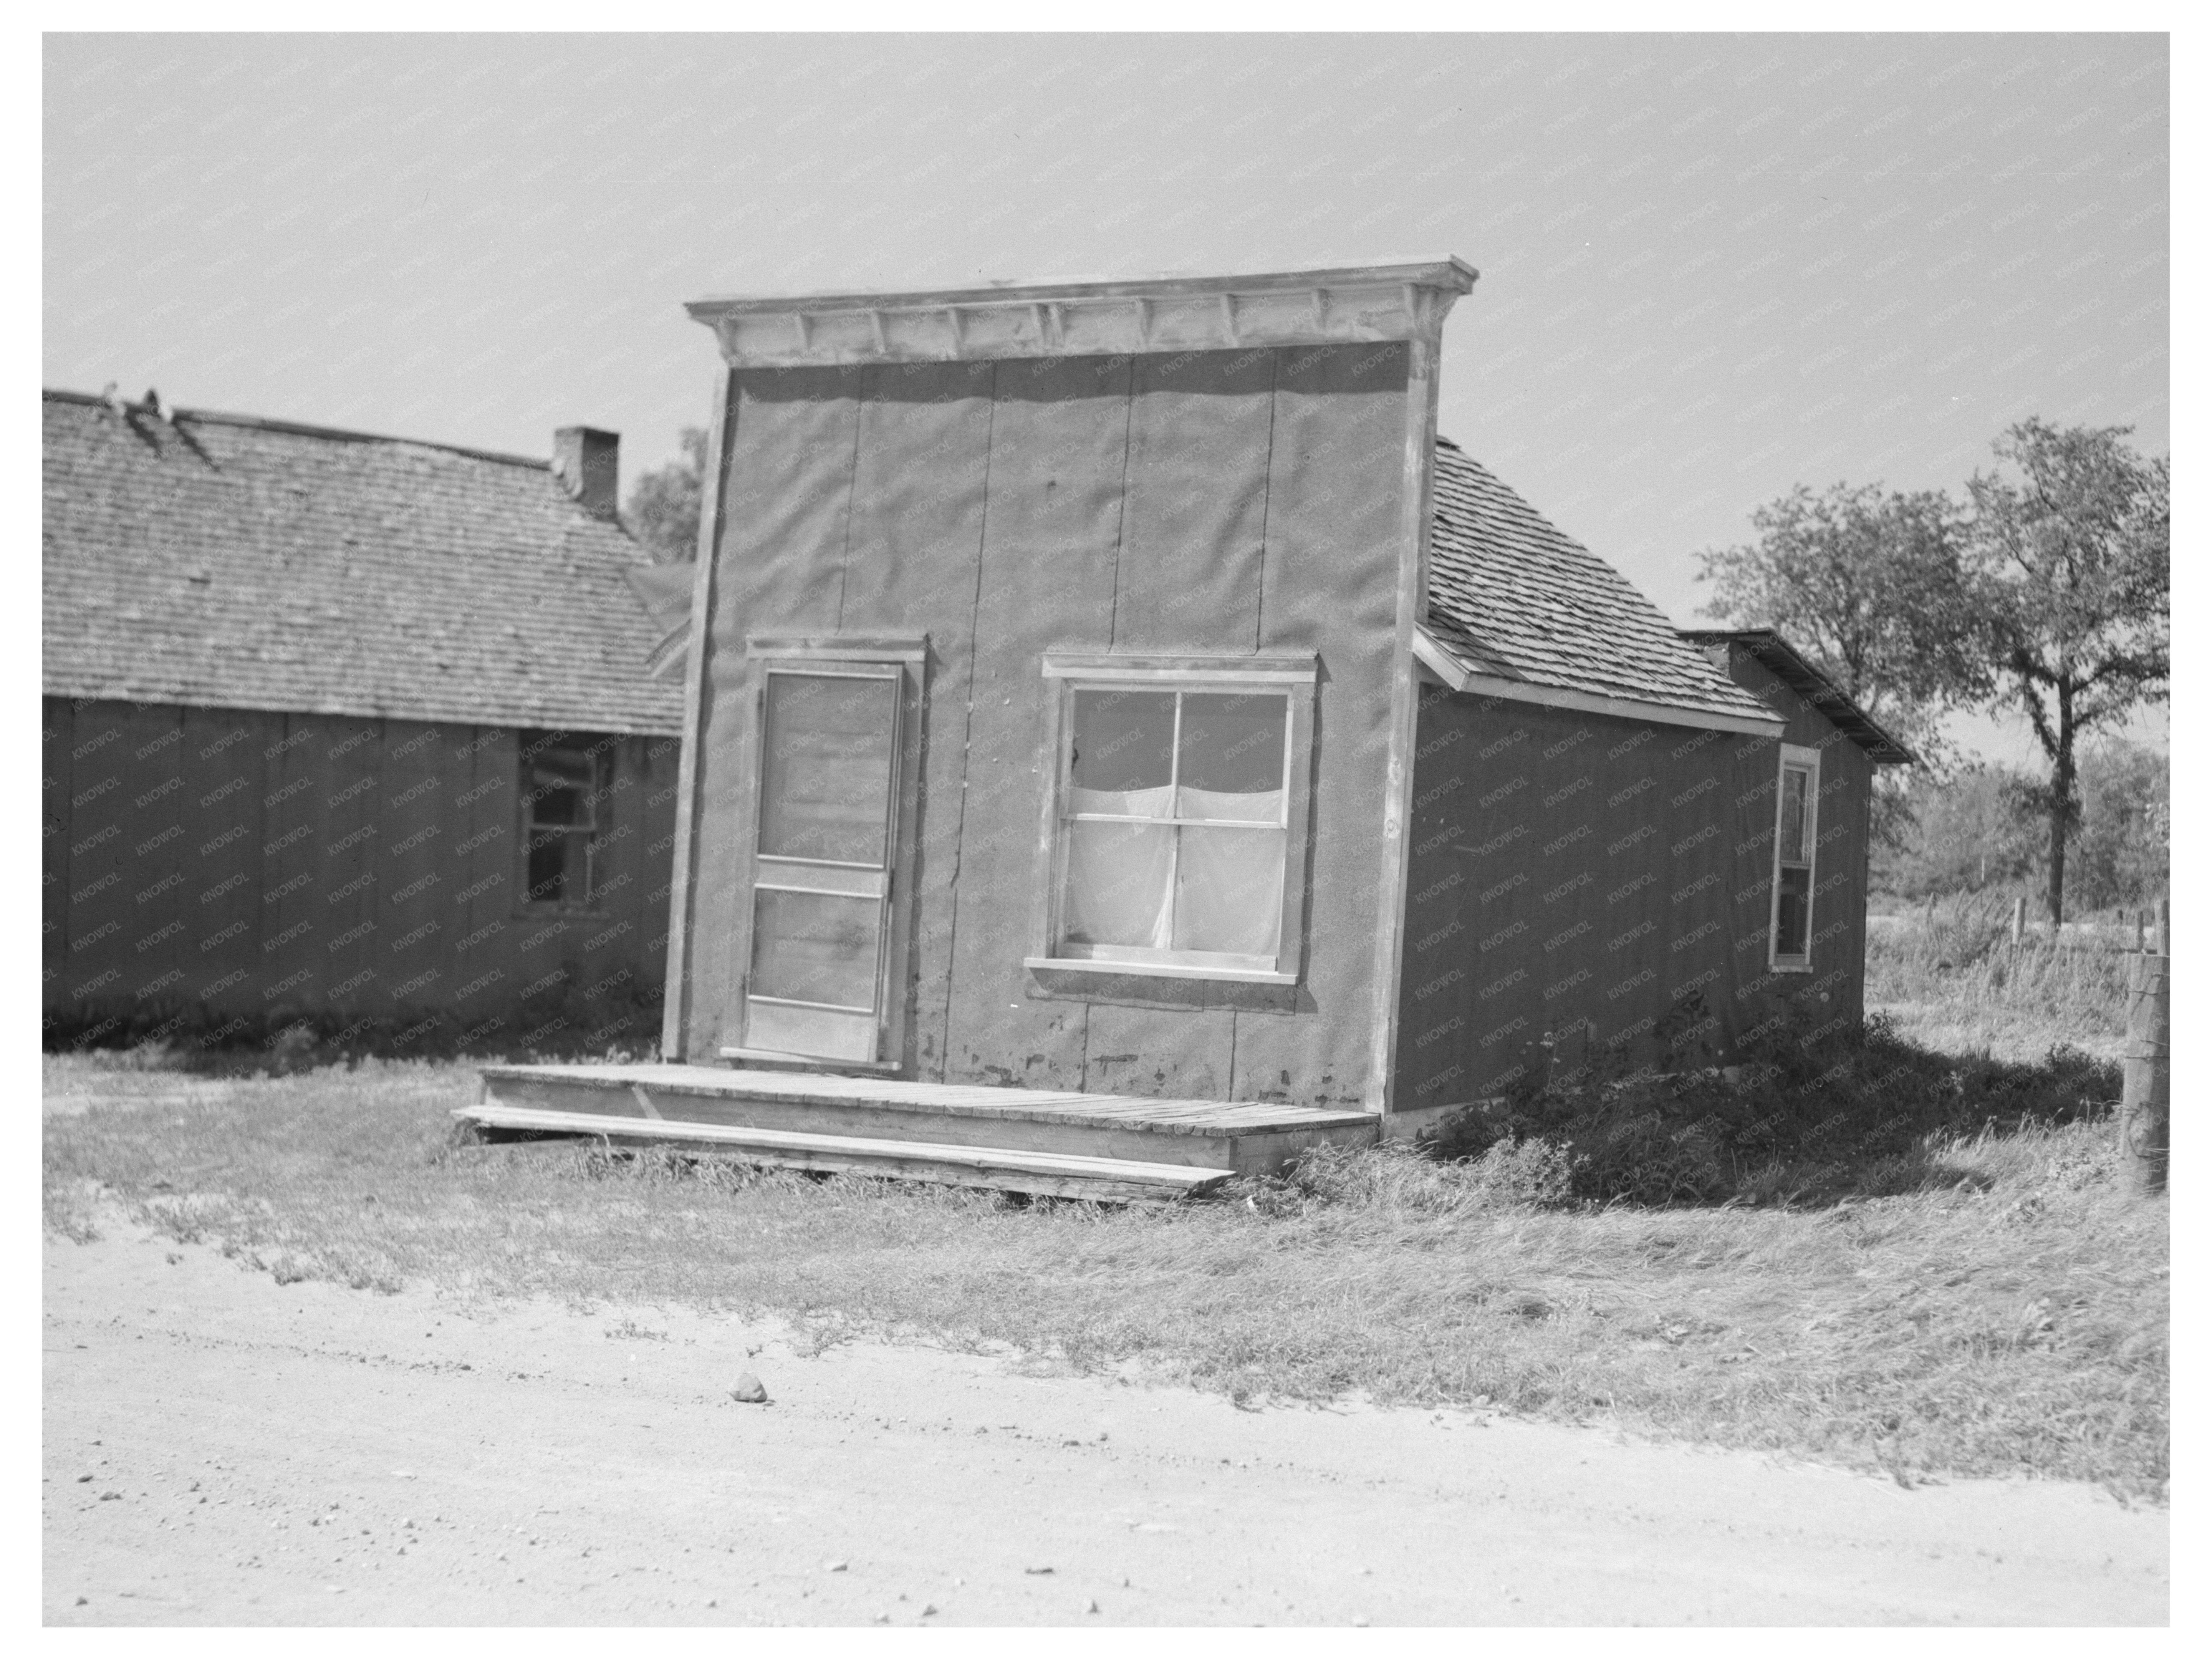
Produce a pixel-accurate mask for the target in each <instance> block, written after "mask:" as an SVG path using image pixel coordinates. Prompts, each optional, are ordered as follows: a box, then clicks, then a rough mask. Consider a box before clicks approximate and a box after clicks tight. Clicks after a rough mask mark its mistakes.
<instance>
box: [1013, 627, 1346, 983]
mask: <svg viewBox="0 0 2212 1659" xmlns="http://www.w3.org/2000/svg"><path fill="white" fill-rule="evenodd" d="M1132 672H1133V674H1134V672H1135V671H1132ZM1310 687H1311V679H1310V671H1309V672H1308V674H1307V676H1306V678H1304V681H1303V682H1301V681H1300V680H1299V679H1297V678H1293V677H1291V676H1290V675H1287V674H1286V675H1285V676H1284V677H1282V678H1273V679H1271V678H1265V677H1254V678H1240V677H1238V676H1237V674H1235V673H1234V672H1233V671H1218V670H1217V671H1203V670H1200V669H1196V668H1187V669H1184V670H1182V671H1180V672H1177V671H1173V670H1155V671H1152V672H1151V673H1150V674H1149V675H1146V676H1145V677H1142V678H1134V677H1133V678H1115V679H1107V678H1103V675H1102V676H1101V677H1100V678H1091V677H1090V676H1085V675H1082V674H1078V673H1072V674H1070V675H1069V676H1068V677H1067V678H1066V680H1065V681H1064V683H1063V688H1062V691H1061V696H1062V698H1063V702H1062V707H1061V718H1060V731H1061V733H1062V742H1061V750H1060V787H1059V790H1058V795H1057V800H1056V804H1055V810H1054V829H1053V836H1054V861H1053V875H1052V881H1053V884H1054V886H1053V892H1052V901H1053V902H1052V904H1051V907H1050V908H1051V923H1050V934H1051V937H1050V939H1049V940H1048V951H1047V956H1046V957H1045V958H1043V959H1042V960H1041V961H1038V962H1036V963H1033V964H1032V965H1036V966H1059V967H1075V966H1081V965H1086V964H1097V965H1102V966H1103V965H1104V964H1109V963H1110V964H1114V965H1115V966H1116V967H1117V968H1120V969H1125V970H1128V971H1136V972H1146V971H1153V972H1165V973H1170V974H1175V975H1206V974H1220V975H1225V976H1228V977H1240V978H1241V977H1261V978H1268V979H1273V978H1279V977H1285V976H1287V975H1288V974H1289V972H1290V969H1289V967H1288V965H1287V964H1288V962H1289V958H1290V957H1291V951H1289V950H1288V949H1286V939H1285V933H1286V929H1290V930H1294V929H1295V927H1296V925H1297V922H1296V912H1297V907H1296V906H1295V905H1294V904H1292V903H1288V902H1285V901H1286V872H1287V871H1288V870H1289V868H1290V867H1291V853H1292V848H1294V847H1295V846H1297V838H1298V833H1299V831H1300V829H1301V828H1302V825H1303V817H1304V799H1303V795H1302V792H1301V791H1300V790H1299V789H1298V788H1297V782H1298V781H1299V778H1300V776H1301V775H1302V773H1303V771H1304V768H1303V767H1302V766H1300V765H1299V764H1298V763H1297V762H1298V753H1299V747H1300V741H1301V739H1302V738H1303V734H1304V729H1305V721H1304V720H1303V719H1302V718H1301V715H1302V709H1303V706H1304V703H1305V702H1307V701H1308V700H1310V695H1311V690H1310ZM1286 918H1287V920H1286Z"/></svg>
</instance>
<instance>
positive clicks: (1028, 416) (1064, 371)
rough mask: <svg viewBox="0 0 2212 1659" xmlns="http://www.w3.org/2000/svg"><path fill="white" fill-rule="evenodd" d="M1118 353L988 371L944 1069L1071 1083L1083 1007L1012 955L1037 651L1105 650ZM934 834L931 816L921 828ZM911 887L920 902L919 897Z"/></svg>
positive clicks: (1042, 744)
mask: <svg viewBox="0 0 2212 1659" xmlns="http://www.w3.org/2000/svg"><path fill="white" fill-rule="evenodd" d="M1130 374H1131V367H1130V360H1129V359H1127V358H1126V357H1079V358H1063V359H1057V360H1050V361H1042V362H1010V363H1002V364H1000V366H999V373H998V381H997V387H998V398H997V403H996V405H995V408H994V413H993V417H992V428H991V454H990V480H991V496H990V517H989V523H988V527H987V534H986V536H985V539H984V543H983V553H982V561H983V564H982V582H981V589H980V592H979V596H978V600H977V607H976V613H975V635H976V641H977V652H976V661H975V697H974V702H975V708H974V713H973V714H972V716H971V719H970V723H969V744H968V767H967V773H968V779H969V788H968V795H969V802H968V810H967V813H966V824H965V826H964V829H963V827H962V826H961V825H960V824H959V823H958V822H957V820H956V821H955V822H954V824H953V828H955V829H960V830H961V832H962V833H961V841H960V843H959V845H958V847H957V860H954V859H952V858H949V857H947V856H945V854H951V853H952V852H953V851H954V850H955V849H953V848H945V852H944V853H943V854H939V867H940V868H942V867H951V868H957V872H958V875H959V884H958V886H957V890H954V891H951V892H949V893H947V894H946V895H945V900H946V901H947V902H953V903H957V915H958V922H957V930H956V933H957V952H956V956H955V960H954V966H953V972H952V975H951V1028H950V1030H951V1036H950V1041H949V1044H948V1048H949V1060H950V1064H951V1074H952V1075H954V1076H956V1077H957V1078H960V1079H964V1080H970V1081H976V1082H995V1083H1007V1084H1017V1085H1022V1086H1024V1087H1029V1088H1041V1089H1079V1088H1081V1087H1083V1086H1084V1077H1085V1066H1084V1050H1085V1031H1086V1024H1087V1020H1086V1011H1087V1008H1088V1006H1089V1005H1087V1004H1085V1003H1084V1002H1082V1001H1079V1000H1064V1001H1052V1000H1037V1001H1032V1000H1030V997H1029V984H1028V981H1029V975H1028V974H1027V972H1026V970H1025V969H1024V968H1023V966H1022V959H1023V957H1024V956H1027V955H1029V954H1030V952H1031V951H1032V950H1033V949H1034V946H1033V945H1032V942H1031V941H1030V939H1029V937H1028V933H1029V928H1030V913H1031V909H1032V906H1033V903H1034V901H1035V898H1036V884H1037V881H1038V880H1039V873H1038V869H1037V862H1038V860H1037V838H1038V830H1039V823H1040V817H1041V812H1042V798H1043V794H1044V792H1045V789H1046V788H1047V787H1048V781H1049V775H1048V769H1049V768H1050V766H1051V765H1052V764H1053V760H1052V757H1051V756H1050V755H1049V754H1048V745H1049V743H1050V740H1051V739H1050V731H1051V715H1052V707H1051V696H1052V690H1051V688H1050V687H1048V685H1047V684H1045V681H1044V678H1043V675H1042V660H1043V656H1044V653H1045V651H1046V650H1047V649H1048V648H1049V647H1054V646H1066V647H1077V648H1082V647H1089V648H1091V649H1094V650H1103V649H1105V648H1106V647H1107V645H1108V644H1109V634H1110V631H1111V629H1112V625H1113V617H1114V578H1115V559H1116V556H1117V553H1118V551H1119V550H1120V547H1121V521H1122V496H1121V480H1122V476H1123V473H1124V471H1126V467H1127V454H1128V430H1129V404H1128V392H1129V385H1130ZM927 829H928V831H929V833H930V835H931V836H932V837H933V839H934V838H935V837H937V836H939V835H941V834H942V833H943V832H944V829H945V825H944V824H942V823H929V824H927ZM928 897H929V896H928V893H927V890H926V889H925V891H924V902H926V903H927V902H928Z"/></svg>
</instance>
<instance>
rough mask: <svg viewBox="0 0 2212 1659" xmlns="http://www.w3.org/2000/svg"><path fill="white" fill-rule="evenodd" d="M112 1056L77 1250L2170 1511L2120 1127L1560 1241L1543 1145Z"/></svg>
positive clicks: (72, 1138)
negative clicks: (1186, 1200) (1013, 1167)
mask: <svg viewBox="0 0 2212 1659" xmlns="http://www.w3.org/2000/svg"><path fill="white" fill-rule="evenodd" d="M105 1059H106V1057H102V1056H69V1057H56V1058H50V1059H49V1060H47V1062H46V1092H47V1095H48V1098H49V1102H50V1111H49V1115H48V1118H47V1121H46V1217H47V1222H48V1225H49V1226H50V1227H52V1228H53V1229H54V1230H56V1231H60V1232H63V1233H64V1234H70V1235H72V1236H80V1237H81V1236H82V1235H83V1234H84V1232H85V1231H87V1230H88V1228H89V1227H90V1226H92V1225H95V1221H96V1217H97V1215H98V1213H99V1206H101V1205H104V1204H110V1203H120V1204H122V1205H124V1206H126V1207H128V1208H129V1209H130V1210H131V1211H132V1212H135V1213H136V1214H137V1215H138V1216H140V1217H141V1218H145V1219H148V1220H150V1221H152V1222H153V1223H155V1225H158V1226H159V1227H161V1228H162V1229H164V1230H165V1231H168V1232H169V1233H171V1234H172V1235H173V1236H175V1237H179V1238H204V1239H207V1240H210V1241H212V1242H216V1243H220V1244H221V1245H222V1248H224V1249H227V1250H228V1251H230V1252H232V1253H233V1254H234V1255H238V1256H239V1257H240V1259H241V1260H242V1261H244V1262H246V1264H247V1265H248V1266H252V1265H257V1264H258V1265H259V1266H262V1267H267V1268H268V1269H270V1271H272V1272H274V1273H276V1275H277V1276H278V1277H280V1278H301V1277H322V1278H328V1279H336V1280H337V1281H339V1282H341V1283H345V1284H349V1285H357V1286H362V1287H364V1288H370V1287H384V1288H389V1287H392V1286H396V1285H398V1284H400V1283H402V1282H416V1283H422V1284H428V1285H434V1286H436V1287H438V1288H439V1289H441V1291H446V1292H448V1293H451V1294H453V1295H455V1296H458V1297H502V1298H503V1297H518V1296H525V1295H532V1294H543V1295H550V1296H552V1297H558V1298H561V1299H562V1300H565V1301H568V1302H570V1303H572V1304H582V1305H605V1306H611V1307H614V1308H617V1309H621V1308H626V1307H629V1306H632V1305H635V1304H690V1305H694V1306H698V1307H702V1308H708V1309H723V1310H731V1311H733V1312H743V1313H747V1314H751V1313H757V1312H781V1313H785V1314H788V1315H791V1316H794V1317H795V1318H797V1319H798V1320H799V1322H801V1323H802V1325H804V1326H805V1327H806V1328H809V1329H811V1331H812V1332H813V1333H814V1334H815V1340H817V1341H818V1342H823V1343H826V1342H830V1341H835V1340H839V1339H840V1338H841V1337H843V1336H846V1335H850V1334H860V1333H863V1332H866V1333H872V1334H890V1335H893V1336H906V1337H909V1338H911V1337H920V1338H922V1339H925V1340H933V1341H938V1342H943V1343H947V1344H951V1345H954V1346H986V1345H994V1344H1007V1345H1012V1346H1013V1347H1015V1348H1018V1349H1019V1350H1021V1351H1023V1352H1024V1353H1026V1354H1028V1355H1030V1356H1031V1357H1032V1358H1036V1359H1037V1360H1039V1361H1040V1362H1050V1363H1055V1364H1066V1365H1070V1366H1073V1367H1075V1368H1079V1369H1084V1370H1104V1369H1109V1368H1113V1367H1116V1366H1121V1367H1127V1368H1130V1369H1133V1370H1136V1371H1139V1372H1141V1373H1142V1374H1145V1375H1147V1376H1157V1377H1160V1378H1164V1379H1170V1380H1181V1381H1185V1382H1188V1383H1194V1384H1197V1385H1199V1386H1201V1387H1206V1388H1210V1389H1218V1390H1221V1391H1223V1392H1225V1393H1227V1394H1229V1395H1231V1397H1233V1398H1235V1399H1237V1401H1240V1402H1242V1403H1254V1402H1257V1401H1265V1400H1279V1401H1297V1400H1303V1401H1322V1400H1328V1399H1334V1398H1339V1397H1342V1396H1344V1395H1347V1394H1354V1393H1364V1394H1365V1395H1369V1396H1371V1397H1373V1398H1375V1399H1377V1400H1381V1401H1404V1402H1412V1403H1419V1404H1448V1403H1449V1404H1460V1405H1481V1404H1485V1403H1488V1404H1492V1405H1495V1406H1497V1407H1501V1408H1504V1409H1508V1410H1512V1411H1516V1412H1522V1413H1533V1414H1536V1415H1541V1416H1544V1417H1550V1418H1556V1419H1565V1420H1577V1421H1581V1420H1609V1421H1613V1422H1617V1423H1619V1424H1620V1425H1623V1426H1624V1427H1627V1428H1630V1429H1632V1430H1636V1431H1646V1432H1652V1433H1657V1434H1663V1435H1669V1436H1680V1437H1690V1438H1694V1439H1699V1440H1705V1441H1710V1442H1716V1443H1724V1444H1730V1445H1737V1446H1753V1447H1768V1448H1773V1449H1778V1450H1782V1451H1786V1452H1793V1453H1800V1454H1805V1455H1815V1456H1820V1457H1825V1458H1829V1459H1833V1460H1837V1461H1841V1462H1846V1463H1850V1464H1855V1465H1860V1466H1866V1467H1879V1468H1887V1469H1888V1470H1890V1471H1891V1472H1892V1473H1893V1474H1895V1475H1896V1476H1897V1478H1899V1480H1905V1481H1908V1482H1909V1481H1916V1480H1923V1479H1926V1478H1929V1477H1930V1476H1931V1475H1940V1474H1947V1473H1948V1474H2033V1475H2041V1476H2051V1477H2064V1478H2069V1479H2080V1480H2097V1481H2102V1482H2104V1483H2106V1485H2107V1486H2110V1487H2111V1488H2112V1490H2113V1491H2114V1492H2118V1493H2122V1494H2125V1495H2131V1496H2139V1497H2157V1496H2159V1495H2160V1494H2162V1493H2163V1491H2164V1489H2165V1483H2166V1458H2167V1430H2166V1421H2167V1417H2166V1412H2167V1372H2166V1293H2167V1280H2166V1231H2165V1230H2166V1212H2165V1206H2164V1204H2163V1203H2154V1204H2148V1205H2142V1204H2134V1205H2131V1204H2130V1203H2128V1202H2127V1201H2125V1200H2124V1198H2123V1197H2122V1195H2121V1194H2119V1192H2118V1190H2117V1188H2116V1186H2115V1183H2114V1182H2113V1180H2112V1158H2111V1149H2110V1146H2109V1144H2108V1143H2109V1137H2110V1127H2109V1123H2108V1122H2103V1121H2083V1122H2075V1123H2070V1124H2065V1125H2061V1126H2057V1127H2048V1126H2045V1127H2037V1126H2033V1125H2030V1126H2027V1127H2021V1128H2019V1129H2017V1130H2015V1131H2013V1132H2010V1133H1996V1132H1994V1131H1993V1132H1989V1133H1981V1134H1978V1135H1976V1136H1974V1137H1972V1138H1971V1139H1948V1140H1944V1141H1942V1142H1939V1143H1937V1144H1935V1145H1932V1146H1928V1147H1926V1148H1924V1149H1923V1155H1922V1156H1921V1157H1919V1158H1917V1160H1916V1161H1915V1164H1914V1166H1913V1169H1914V1172H1913V1175H1912V1178H1911V1181H1910V1182H1903V1183H1900V1182H1898V1181H1896V1180H1895V1179H1892V1180H1890V1182H1889V1185H1890V1186H1891V1187H1897V1186H1899V1185H1900V1184H1902V1185H1905V1186H1906V1187H1909V1188H1911V1190H1906V1191H1903V1192H1900V1193H1899V1194H1897V1195H1893V1196H1884V1197H1874V1198H1868V1199H1854V1200H1847V1201H1845V1202H1843V1203H1839V1204H1836V1205H1833V1206H1825V1207H1821V1208H1818V1209H1804V1208H1792V1207H1787V1206H1776V1207H1765V1208H1751V1207H1741V1206H1723V1207H1717V1208H1713V1207H1706V1208H1675V1209H1638V1208H1632V1207H1629V1206H1611V1207H1607V1208H1594V1207H1590V1206H1582V1207H1579V1208H1570V1207H1559V1205H1558V1202H1557V1200H1559V1196H1560V1194H1561V1193H1562V1192H1563V1190H1564V1187H1565V1181H1566V1178H1567V1171H1566V1170H1565V1168H1564V1166H1563V1164H1562V1162H1561V1160H1560V1158H1559V1155H1558V1153H1557V1152H1554V1151H1553V1150H1552V1149H1549V1148H1547V1147H1545V1146H1541V1145H1538V1144H1532V1143H1529V1142H1526V1141H1522V1142H1518V1143H1507V1144H1503V1145H1501V1146H1497V1147H1493V1148H1492V1150H1491V1151H1490V1152H1488V1153H1487V1154H1486V1155H1485V1157H1484V1158H1482V1159H1480V1160H1479V1161H1477V1162H1475V1163H1473V1164H1460V1165H1440V1164H1435V1163H1432V1162H1430V1161H1428V1160H1425V1159H1423V1158H1417V1157H1415V1156H1413V1155H1412V1154H1411V1153H1408V1152H1401V1151H1391V1150H1385V1151H1383V1152H1374V1153H1366V1154H1358V1155H1346V1154H1337V1155H1334V1156H1331V1157H1327V1158H1318V1159H1316V1160H1313V1161H1311V1162H1310V1163H1309V1164H1307V1165H1305V1166H1304V1168H1303V1169H1302V1170H1300V1171H1299V1172H1298V1173H1297V1176H1295V1177H1294V1178H1293V1179H1291V1180H1289V1181H1285V1182H1258V1183H1246V1184H1245V1185H1243V1187H1242V1188H1237V1189H1234V1190H1233V1191H1232V1194H1231V1196H1230V1197H1229V1198H1228V1199H1227V1200H1225V1201H1221V1202H1216V1203H1211V1204H1205V1205H1197V1206H1187V1207H1183V1208H1181V1209H1177V1210H1173V1211H1169V1212H1158V1211H1150V1212H1147V1211H1121V1210H1113V1209H1102V1208H1099V1207H1097V1206H1089V1205H1083V1204H1073V1203H1054V1202H1050V1201H1046V1202H1042V1203H1039V1204H1036V1205H1033V1206H1024V1205H1021V1204H1019V1203H1018V1202H1014V1201H1011V1200H1005V1199H1001V1198H998V1197H994V1195H991V1194H978V1193H969V1192H962V1191H955V1190H946V1189H938V1188H915V1187H902V1186H899V1185H896V1184H893V1183H890V1182H872V1181H856V1180H845V1179H838V1180H831V1181H826V1182H825V1181H815V1180H811V1179H808V1178H805V1177H799V1176H789V1175H784V1174H772V1173H760V1172H754V1171H748V1170H743V1169H740V1168H737V1167H734V1166H731V1165H728V1164H715V1163H702V1164H694V1163H692V1162H690V1161H689V1160H685V1159H682V1158H671V1157H666V1156H660V1157H650V1158H641V1159H628V1158H613V1159H611V1158H607V1157H605V1155H603V1154H601V1153H598V1152H593V1151H592V1150H591V1149H590V1148H588V1147H585V1146H579V1145H577V1144H575V1143H572V1142H544V1143H538V1144H525V1145H510V1146H465V1145H457V1144H455V1142H454V1139H453V1136H452V1135H451V1133H450V1132H449V1129H448V1127H447V1122H448V1121H447V1116H446V1109H447V1108H448V1107H450V1106H452V1105H454V1104H457V1103H460V1102H461V1101H463V1100H464V1099H465V1098H466V1097H467V1095H468V1092H469V1085H470V1082H471V1079H470V1074H469V1073H467V1071H466V1070H465V1068H464V1067H460V1066H452V1065H428V1064H422V1063H410V1064H393V1063H381V1062H371V1063H369V1064H367V1065H364V1066H361V1067H360V1068H359V1069H357V1070H351V1071H348V1070H343V1069H338V1068H327V1069H323V1070H318V1071H313V1072H307V1073H302V1074H301V1075H299V1076H296V1077H291V1078H280V1079H232V1080H213V1079H201V1078H183V1077H179V1076H178V1075H176V1074H174V1073H164V1072H161V1071H159V1070H145V1069H140V1070H129V1069H119V1068H117V1067H114V1066H110V1065H107V1064H106V1063H104V1060H105ZM58 1098H60V1099H64V1100H69V1101H72V1102H74V1104H73V1105H70V1106H67V1107H64V1109H60V1110H54V1109H52V1103H54V1102H55V1101H56V1100H57V1099H58ZM1547 1206H1548V1207H1547Z"/></svg>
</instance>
